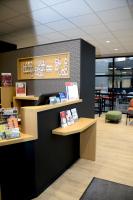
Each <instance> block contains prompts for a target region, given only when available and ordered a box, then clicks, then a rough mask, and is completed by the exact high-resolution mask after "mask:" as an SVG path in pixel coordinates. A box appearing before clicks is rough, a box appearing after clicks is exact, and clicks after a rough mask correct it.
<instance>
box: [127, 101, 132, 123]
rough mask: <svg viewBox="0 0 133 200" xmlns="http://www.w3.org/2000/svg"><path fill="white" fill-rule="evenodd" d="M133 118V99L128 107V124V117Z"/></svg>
mask: <svg viewBox="0 0 133 200" xmlns="http://www.w3.org/2000/svg"><path fill="white" fill-rule="evenodd" d="M130 118H133V99H131V100H130V102H129V107H128V109H127V118H126V125H127V119H129V121H130Z"/></svg>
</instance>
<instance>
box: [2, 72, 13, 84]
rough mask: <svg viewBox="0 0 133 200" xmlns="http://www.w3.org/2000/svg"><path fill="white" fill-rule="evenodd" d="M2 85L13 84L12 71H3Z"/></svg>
mask: <svg viewBox="0 0 133 200" xmlns="http://www.w3.org/2000/svg"><path fill="white" fill-rule="evenodd" d="M1 86H12V74H11V73H1Z"/></svg>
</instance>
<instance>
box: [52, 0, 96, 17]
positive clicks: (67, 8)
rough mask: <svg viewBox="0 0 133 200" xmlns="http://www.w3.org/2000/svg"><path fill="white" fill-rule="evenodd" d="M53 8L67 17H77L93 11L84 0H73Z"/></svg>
mask: <svg viewBox="0 0 133 200" xmlns="http://www.w3.org/2000/svg"><path fill="white" fill-rule="evenodd" d="M53 8H54V9H55V10H56V11H57V12H59V13H60V14H61V15H63V16H64V17H67V18H71V17H75V16H78V15H85V14H87V13H92V10H91V9H90V8H89V6H87V4H86V3H85V2H84V1H83V0H71V1H67V2H64V3H61V4H58V5H55V6H53Z"/></svg>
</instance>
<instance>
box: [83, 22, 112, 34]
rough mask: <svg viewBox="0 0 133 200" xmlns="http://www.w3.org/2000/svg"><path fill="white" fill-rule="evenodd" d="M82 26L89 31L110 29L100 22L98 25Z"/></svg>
mask: <svg viewBox="0 0 133 200" xmlns="http://www.w3.org/2000/svg"><path fill="white" fill-rule="evenodd" d="M81 28H82V30H84V31H85V32H87V33H103V32H108V29H107V28H106V27H105V26H104V25H103V24H100V25H97V26H84V27H81ZM108 33H109V32H108Z"/></svg>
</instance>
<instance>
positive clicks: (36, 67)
mask: <svg viewBox="0 0 133 200" xmlns="http://www.w3.org/2000/svg"><path fill="white" fill-rule="evenodd" d="M58 78H70V54H69V53H60V54H52V55H43V56H35V57H30V58H20V59H18V80H27V79H58Z"/></svg>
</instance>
